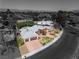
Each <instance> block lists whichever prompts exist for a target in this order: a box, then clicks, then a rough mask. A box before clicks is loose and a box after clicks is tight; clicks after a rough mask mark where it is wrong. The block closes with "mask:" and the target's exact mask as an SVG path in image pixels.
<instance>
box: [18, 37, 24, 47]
mask: <svg viewBox="0 0 79 59" xmlns="http://www.w3.org/2000/svg"><path fill="white" fill-rule="evenodd" d="M17 44H18V46H19V47H20V46H22V45H23V44H24V40H23V39H22V38H21V36H17Z"/></svg>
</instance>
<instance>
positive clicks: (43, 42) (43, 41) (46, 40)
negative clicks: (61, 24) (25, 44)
mask: <svg viewBox="0 0 79 59" xmlns="http://www.w3.org/2000/svg"><path fill="white" fill-rule="evenodd" d="M50 41H51V39H50V38H49V37H44V38H42V40H41V43H42V44H43V45H46V44H47V43H48V42H50Z"/></svg>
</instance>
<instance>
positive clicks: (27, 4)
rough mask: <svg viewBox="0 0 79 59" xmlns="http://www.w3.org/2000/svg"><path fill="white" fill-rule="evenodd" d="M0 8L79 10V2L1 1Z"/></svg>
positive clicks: (53, 0) (66, 0)
mask: <svg viewBox="0 0 79 59" xmlns="http://www.w3.org/2000/svg"><path fill="white" fill-rule="evenodd" d="M0 8H12V9H21V10H23V9H30V10H51V11H54V10H79V0H0Z"/></svg>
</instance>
